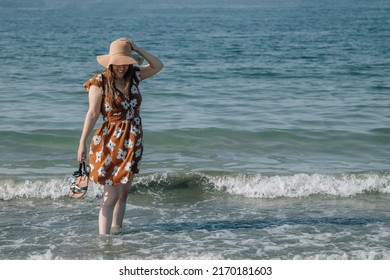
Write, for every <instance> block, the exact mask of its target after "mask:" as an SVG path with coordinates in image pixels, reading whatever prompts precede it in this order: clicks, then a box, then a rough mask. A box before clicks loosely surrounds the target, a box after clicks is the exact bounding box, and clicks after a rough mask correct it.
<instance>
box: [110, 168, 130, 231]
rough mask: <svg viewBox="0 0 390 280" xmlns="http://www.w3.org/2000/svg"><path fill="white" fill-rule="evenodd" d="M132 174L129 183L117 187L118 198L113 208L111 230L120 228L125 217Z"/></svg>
mask: <svg viewBox="0 0 390 280" xmlns="http://www.w3.org/2000/svg"><path fill="white" fill-rule="evenodd" d="M133 179H134V174H132V175H131V176H130V178H129V181H128V182H127V183H126V184H124V185H119V186H118V187H119V198H118V201H117V203H116V205H115V208H114V215H113V219H112V225H111V226H112V228H115V229H118V228H121V227H122V224H123V218H124V217H125V211H126V203H127V196H128V194H129V190H130V188H131V184H132V183H133Z"/></svg>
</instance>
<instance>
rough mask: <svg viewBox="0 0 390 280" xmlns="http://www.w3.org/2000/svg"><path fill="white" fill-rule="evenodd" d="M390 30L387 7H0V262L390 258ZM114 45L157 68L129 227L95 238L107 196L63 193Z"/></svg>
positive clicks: (364, 3) (223, 3)
mask: <svg viewBox="0 0 390 280" xmlns="http://www.w3.org/2000/svg"><path fill="white" fill-rule="evenodd" d="M76 3H77V5H76ZM389 13H390V3H388V1H381V0H374V1H369V0H360V1H352V0H345V1H331V0H330V1H308V0H307V1H306V0H293V1H282V0H280V1H265V0H264V1H262V0H259V1H250V0H244V1H240V3H236V1H229V0H219V1H217V0H216V1H212V2H210V1H185V2H184V1H178V0H171V1H157V0H153V1H147V3H144V1H131V4H130V3H129V1H120V0H114V1H111V2H110V3H108V2H106V1H93V0H87V1H83V2H82V3H78V2H76V1H57V0H54V1H48V0H47V1H35V2H33V3H31V2H30V1H22V0H19V1H12V2H11V1H2V2H0V49H1V52H0V61H1V63H2V65H3V71H2V74H1V75H0V98H1V102H0V120H1V121H0V151H1V152H0V190H1V191H0V205H1V210H0V217H1V219H0V220H1V222H0V224H1V228H2V230H1V234H0V259H42V258H43V259H45V258H46V259H115V258H118V259H160V258H162V259H173V258H175V259H389V258H390V246H389V244H390V242H389V241H390V222H389V214H390V213H389V212H390V211H389V210H390V209H389V206H388V205H389V199H390V196H389V192H390V187H389V182H390V172H389V167H390V160H389V158H390V152H389V149H388V146H389V143H390V128H389V123H390V111H389V105H390V97H389V96H390V95H389V92H390V82H389V79H388V73H389V70H390V49H389V47H388V46H389V45H390V36H389V35H390V17H389V16H388V15H389ZM117 37H129V38H132V39H133V40H134V41H135V42H136V43H137V44H138V45H140V46H141V47H143V48H144V49H146V50H148V51H150V52H151V53H153V54H155V55H156V56H158V57H159V58H161V60H162V61H163V62H164V64H165V68H164V69H163V71H162V72H161V73H160V74H159V75H157V76H155V77H153V78H152V79H150V80H146V81H144V82H143V83H142V85H141V92H142V95H143V107H142V109H141V116H142V118H143V126H144V131H145V139H144V140H145V153H144V156H143V161H142V167H141V174H140V175H138V176H137V177H136V179H135V184H134V186H135V188H134V189H133V190H132V191H131V195H130V196H129V200H128V210H127V211H128V212H127V213H126V221H125V222H126V225H125V228H124V230H123V232H122V233H121V234H119V235H115V236H113V237H108V238H103V239H102V238H100V237H98V236H97V221H96V219H97V213H98V209H99V204H100V199H101V194H102V192H101V188H100V187H99V186H91V188H90V189H89V191H88V194H87V196H86V197H85V199H83V200H81V201H73V200H69V199H68V198H66V194H67V190H68V188H69V184H70V182H71V176H70V174H71V173H73V171H74V170H75V169H77V162H76V152H77V147H78V141H79V137H80V134H81V128H82V122H83V119H84V116H85V113H86V110H87V106H88V101H87V96H86V94H85V92H84V89H83V82H84V81H86V80H88V79H89V78H90V77H91V76H92V75H93V74H94V73H97V72H99V71H101V70H102V69H101V68H100V66H99V65H98V64H97V62H96V60H95V56H96V55H99V54H103V53H105V52H107V49H108V46H109V42H110V41H112V40H114V39H116V38H117ZM75 238H82V239H84V240H85V242H83V243H82V245H81V247H80V243H79V242H75V240H74V239H75ZM177 240H180V242H177ZM189 248H191V250H189Z"/></svg>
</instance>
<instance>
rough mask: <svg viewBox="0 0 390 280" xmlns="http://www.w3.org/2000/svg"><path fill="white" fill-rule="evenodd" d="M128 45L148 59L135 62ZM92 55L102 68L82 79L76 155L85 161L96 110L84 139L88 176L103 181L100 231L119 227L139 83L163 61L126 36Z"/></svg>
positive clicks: (135, 139)
mask: <svg viewBox="0 0 390 280" xmlns="http://www.w3.org/2000/svg"><path fill="white" fill-rule="evenodd" d="M132 51H134V52H137V53H138V54H139V55H140V56H141V57H142V58H143V59H145V60H146V61H147V63H148V64H147V65H145V66H136V65H135V64H136V63H137V61H136V60H135V59H134V58H133V57H132V55H131V53H132ZM96 59H97V61H98V62H99V64H101V65H102V66H103V67H105V68H106V70H105V71H104V72H102V73H100V74H96V75H95V76H94V77H92V79H90V80H89V81H88V82H86V83H85V84H84V86H85V89H86V91H87V93H88V99H89V109H88V112H87V114H86V116H85V122H84V127H83V132H82V135H81V138H80V144H79V149H78V157H77V160H78V161H79V162H83V161H85V159H86V153H87V146H86V142H87V139H88V137H89V136H90V134H91V132H92V130H93V128H94V126H95V124H96V121H97V119H98V118H99V115H100V114H102V116H103V123H102V125H101V126H100V127H99V128H98V129H97V130H96V132H95V134H94V136H93V138H92V142H91V145H90V150H89V165H90V179H91V181H93V182H95V183H99V184H101V185H104V195H103V200H102V204H101V208H100V212H99V233H100V234H101V235H105V234H109V233H110V231H111V229H118V228H121V227H122V222H123V218H124V214H125V210H126V200H127V195H128V192H129V190H130V187H131V183H132V181H133V178H134V175H135V174H137V173H139V167H138V166H139V162H140V160H141V158H142V152H143V140H142V122H141V117H140V106H141V101H142V97H141V94H140V92H139V88H138V86H139V83H140V81H141V80H145V79H147V78H150V77H152V76H153V75H155V74H157V73H158V72H159V71H160V70H161V69H162V68H163V64H162V63H161V61H160V60H159V59H158V58H156V57H155V56H153V55H152V54H150V53H148V52H147V51H145V50H143V49H141V48H140V47H138V46H137V45H136V44H134V42H132V41H130V40H128V39H126V38H121V39H118V40H116V41H114V42H112V43H111V45H110V50H109V54H106V55H101V56H97V58H96Z"/></svg>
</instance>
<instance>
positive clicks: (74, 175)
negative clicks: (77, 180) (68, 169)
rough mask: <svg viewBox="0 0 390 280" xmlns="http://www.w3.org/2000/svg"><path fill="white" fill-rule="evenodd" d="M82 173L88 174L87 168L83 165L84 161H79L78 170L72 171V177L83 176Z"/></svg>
mask: <svg viewBox="0 0 390 280" xmlns="http://www.w3.org/2000/svg"><path fill="white" fill-rule="evenodd" d="M83 175H86V176H89V172H88V170H87V168H86V167H85V162H84V161H83V162H81V163H80V165H79V170H77V171H75V172H73V177H79V176H83Z"/></svg>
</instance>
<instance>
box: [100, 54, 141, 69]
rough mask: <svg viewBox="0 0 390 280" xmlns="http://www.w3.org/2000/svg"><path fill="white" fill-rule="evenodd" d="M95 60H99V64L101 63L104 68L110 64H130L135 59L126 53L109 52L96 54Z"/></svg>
mask: <svg viewBox="0 0 390 280" xmlns="http://www.w3.org/2000/svg"><path fill="white" fill-rule="evenodd" d="M96 60H97V62H99V64H100V65H102V66H103V67H105V68H108V67H110V65H112V64H113V65H130V64H136V63H137V61H136V60H135V59H134V58H133V57H131V56H127V55H114V56H112V55H110V54H105V55H98V56H97V57H96Z"/></svg>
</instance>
